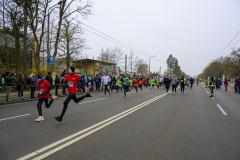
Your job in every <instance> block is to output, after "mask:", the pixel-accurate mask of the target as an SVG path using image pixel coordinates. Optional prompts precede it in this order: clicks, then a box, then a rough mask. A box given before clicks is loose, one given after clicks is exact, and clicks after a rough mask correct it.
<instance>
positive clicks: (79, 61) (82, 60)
mask: <svg viewBox="0 0 240 160" xmlns="http://www.w3.org/2000/svg"><path fill="white" fill-rule="evenodd" d="M90 62H100V63H102V64H107V65H116V63H110V62H103V61H99V60H94V59H81V60H76V61H73V63H83V64H84V63H90Z"/></svg>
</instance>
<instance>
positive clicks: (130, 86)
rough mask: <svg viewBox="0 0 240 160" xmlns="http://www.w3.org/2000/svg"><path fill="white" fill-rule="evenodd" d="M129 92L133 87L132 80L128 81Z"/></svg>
mask: <svg viewBox="0 0 240 160" xmlns="http://www.w3.org/2000/svg"><path fill="white" fill-rule="evenodd" d="M129 83H130V84H129V92H131V90H132V86H133V81H132V79H130V80H129Z"/></svg>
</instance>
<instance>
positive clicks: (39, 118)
mask: <svg viewBox="0 0 240 160" xmlns="http://www.w3.org/2000/svg"><path fill="white" fill-rule="evenodd" d="M40 121H44V118H43V116H39V117H38V119H35V122H40Z"/></svg>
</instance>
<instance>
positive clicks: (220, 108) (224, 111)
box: [217, 104, 227, 115]
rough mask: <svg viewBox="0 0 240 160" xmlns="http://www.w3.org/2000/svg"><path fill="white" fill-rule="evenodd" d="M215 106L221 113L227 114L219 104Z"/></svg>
mask: <svg viewBox="0 0 240 160" xmlns="http://www.w3.org/2000/svg"><path fill="white" fill-rule="evenodd" d="M217 106H218V108H219V109H220V110H221V111H222V113H223V114H224V115H227V113H226V112H225V111H224V110H223V109H222V107H221V106H220V105H219V104H217Z"/></svg>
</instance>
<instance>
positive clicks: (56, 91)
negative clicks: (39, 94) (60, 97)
mask: <svg viewBox="0 0 240 160" xmlns="http://www.w3.org/2000/svg"><path fill="white" fill-rule="evenodd" d="M58 88H59V85H56V90H55V94H56V95H57V94H58Z"/></svg>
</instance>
